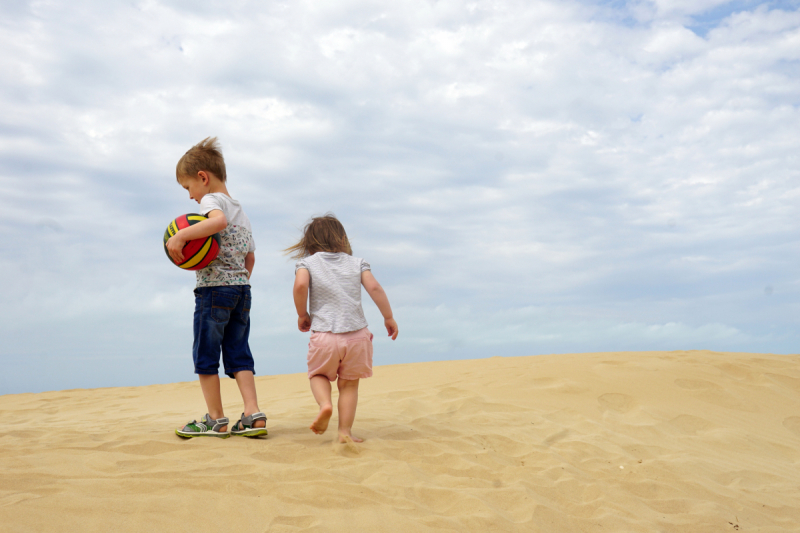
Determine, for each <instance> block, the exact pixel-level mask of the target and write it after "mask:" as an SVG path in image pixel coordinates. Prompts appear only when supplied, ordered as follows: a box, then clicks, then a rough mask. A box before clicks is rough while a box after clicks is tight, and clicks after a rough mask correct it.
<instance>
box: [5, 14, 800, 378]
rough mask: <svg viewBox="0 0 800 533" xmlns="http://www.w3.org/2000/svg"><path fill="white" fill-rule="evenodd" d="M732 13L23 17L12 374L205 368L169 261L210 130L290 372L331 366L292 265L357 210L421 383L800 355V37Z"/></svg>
mask: <svg viewBox="0 0 800 533" xmlns="http://www.w3.org/2000/svg"><path fill="white" fill-rule="evenodd" d="M723 4H724V5H723ZM727 5H728V4H726V3H723V2H717V1H709V2H635V3H629V4H627V5H626V6H621V7H614V6H615V4H612V5H601V4H592V3H583V4H581V3H573V2H567V3H565V2H540V1H537V2H533V3H531V2H519V1H511V0H509V1H501V2H494V3H490V4H487V3H472V4H470V3H463V2H457V1H449V2H436V3H428V2H422V1H408V2H401V3H395V4H386V3H383V4H381V3H368V2H362V1H359V0H350V1H347V2H337V3H335V4H330V3H319V2H291V3H280V2H276V3H268V4H264V3H254V2H239V3H227V4H207V5H204V6H199V5H197V4H194V3H187V2H181V1H173V2H157V1H148V2H140V3H138V4H131V5H125V6H122V5H116V4H107V3H106V4H103V3H98V2H96V1H90V0H85V1H80V2H76V3H72V4H70V5H63V4H57V3H47V2H39V3H30V4H21V3H15V4H4V6H3V7H2V8H0V15H3V20H4V21H6V22H5V25H4V31H3V32H0V47H2V52H3V53H2V54H0V116H2V117H3V119H2V121H1V122H0V139H2V142H1V143H0V195H2V197H3V198H4V199H6V202H5V203H6V205H5V209H4V214H5V216H4V217H3V219H2V220H0V231H2V232H3V236H4V240H3V242H2V244H0V275H2V276H3V278H4V279H6V280H10V282H9V284H8V287H7V289H6V298H7V301H8V302H9V305H5V306H3V308H2V309H0V321H2V323H3V324H4V325H3V326H0V337H1V338H3V339H6V342H5V343H3V345H2V347H0V357H3V358H5V359H13V358H15V357H17V356H19V354H29V355H30V356H32V357H33V356H35V357H42V358H46V357H49V356H52V355H53V354H56V353H65V354H69V357H78V356H79V355H80V354H81V353H92V354H106V355H107V356H108V358H109V364H108V365H107V369H109V368H112V367H113V368H116V367H115V365H116V364H117V363H114V361H123V362H120V363H118V364H119V365H122V367H125V365H126V364H138V363H137V362H138V361H139V359H137V358H140V357H144V356H145V355H146V354H162V355H163V354H176V353H182V354H184V355H185V354H187V353H188V347H187V346H188V344H187V338H188V339H189V341H188V342H190V340H191V339H190V338H191V331H190V328H189V324H190V319H191V307H192V300H191V292H190V290H191V287H192V277H191V275H188V274H186V273H185V272H181V271H178V269H175V268H174V267H172V266H171V265H170V264H169V263H168V262H167V260H166V258H165V257H164V255H163V250H162V249H161V243H160V239H161V235H162V234H163V231H164V227H165V226H166V224H167V222H168V221H169V220H170V219H171V218H172V217H174V216H176V215H177V214H179V213H181V212H189V211H191V210H192V209H193V208H194V204H193V203H192V202H190V201H189V200H188V199H187V198H186V194H185V192H184V191H182V190H181V189H180V187H178V186H177V184H176V183H175V179H174V166H175V163H176V161H177V159H178V158H179V157H180V155H181V154H182V153H183V152H184V151H185V150H186V149H187V148H188V147H189V146H191V145H192V144H194V143H196V142H197V141H199V140H200V139H202V138H204V137H206V136H208V135H218V136H220V138H221V141H222V145H223V149H224V152H225V155H226V162H227V166H228V172H229V176H230V184H229V186H230V190H231V192H232V194H233V195H234V196H238V197H239V198H240V199H242V200H243V202H244V204H245V207H246V209H247V212H248V214H249V216H250V218H251V220H252V221H253V224H254V227H255V236H256V242H257V244H258V253H257V257H258V259H257V264H256V273H255V275H254V278H253V282H254V291H255V295H256V300H255V308H254V316H255V317H256V318H257V321H256V318H254V325H253V346H254V349H255V350H256V352H257V353H259V356H258V357H260V358H261V359H258V364H259V365H263V366H262V367H261V368H260V370H261V372H262V373H270V372H273V371H281V372H288V371H301V370H302V368H301V367H302V357H300V358H299V359H298V360H295V359H293V357H294V354H295V352H298V353H300V352H302V349H303V340H302V339H303V336H302V335H300V334H299V333H296V332H294V331H293V330H292V329H293V324H294V318H293V309H292V305H291V301H290V299H289V296H288V294H289V292H288V291H289V287H290V286H291V279H292V264H291V262H290V261H288V260H286V259H285V258H284V257H283V256H281V255H280V252H279V251H280V250H281V249H283V248H285V247H286V246H288V245H289V244H291V243H292V242H293V240H294V239H296V238H297V237H298V235H299V233H298V232H299V228H300V227H302V225H303V223H304V222H305V221H306V220H307V219H308V217H310V216H311V215H313V214H318V213H322V212H325V211H328V210H332V211H334V212H335V213H336V214H337V215H339V216H340V218H341V219H342V220H343V222H344V223H345V226H346V227H347V229H348V233H349V234H350V235H351V236H352V237H353V241H354V248H355V253H356V254H357V255H363V256H364V257H366V258H367V259H368V260H369V261H370V262H371V263H372V264H373V268H374V271H375V272H376V275H377V276H378V279H379V280H381V282H382V283H383V284H384V285H385V286H386V287H387V290H388V291H389V295H390V297H391V298H392V302H393V304H394V305H395V306H396V307H397V309H398V319H399V320H400V323H401V331H402V332H403V333H402V334H401V339H400V340H399V341H398V342H397V343H394V344H385V343H384V344H381V345H379V347H380V349H381V350H385V351H386V354H387V357H388V359H389V360H392V361H393V362H400V361H401V360H402V358H403V357H412V355H410V354H409V353H408V351H413V357H416V358H417V359H418V360H419V359H425V358H438V357H458V356H459V354H461V355H463V356H465V357H466V356H470V357H472V356H478V355H480V354H481V353H486V354H487V355H496V354H498V353H504V352H503V350H506V351H507V353H509V354H512V353H513V354H523V353H544V352H563V351H598V350H611V349H649V348H651V349H655V348H660V347H670V346H676V347H677V346H679V347H681V348H693V347H707V348H713V349H737V348H738V347H745V348H746V349H748V350H754V351H776V352H788V351H796V346H797V334H796V333H795V331H797V322H796V318H794V317H796V316H798V313H797V311H798V309H797V308H796V304H795V303H793V302H796V301H797V298H796V297H797V294H798V290H800V280H798V277H797V274H796V264H797V261H798V259H799V257H798V248H797V246H796V243H797V237H796V234H797V223H796V216H795V213H796V212H797V208H798V207H800V193H798V191H800V174H799V173H798V170H797V165H796V164H795V163H796V155H795V152H796V147H797V145H798V141H800V131H798V128H797V124H798V123H800V121H799V120H798V119H800V117H798V103H799V102H798V101H797V94H800V76H798V70H797V68H796V66H797V62H798V60H800V57H798V54H800V46H797V45H798V43H799V42H800V14H798V12H797V11H796V9H795V10H783V11H780V10H777V9H770V8H769V6H768V5H763V6H761V7H755V8H752V9H750V10H748V11H743V12H739V13H737V12H734V11H733V10H731V12H730V13H727V14H724V13H723V15H719V20H716V21H715V22H714V24H713V27H710V28H709V30H708V31H707V32H706V33H703V34H702V36H698V34H696V33H694V32H693V30H691V29H689V28H692V27H693V26H692V24H694V23H695V22H696V21H697V20H700V19H702V18H703V17H706V19H708V17H709V15H708V13H712V12H713V13H719V12H720V10H723V11H724V9H727V8H726V6H727ZM731 9H732V8H731ZM714 16H718V15H714ZM706 19H703V20H706ZM709 20H710V19H709ZM693 21H694V22H693ZM704 24H709V23H708V22H707V20H706V22H704ZM766 286H770V287H772V288H773V291H772V292H770V293H769V294H767V293H765V287H766ZM366 305H367V307H369V306H370V305H371V304H370V303H367V304H366ZM369 312H370V313H372V314H371V319H370V320H371V323H372V324H373V327H374V329H379V328H378V327H377V325H379V324H380V320H379V317H378V316H377V315H376V314H375V311H374V309H373V310H372V311H369ZM176 330H177V331H180V333H176V332H175V331H176ZM119 339H124V342H119V341H118V340H119ZM459 339H460V340H459ZM701 345H702V346H701ZM473 348H474V349H473ZM470 350H472V351H470ZM490 351H496V352H497V353H491V354H490V353H489V352H490ZM143 354H144V355H143ZM66 356H67V355H65V357H66ZM93 356H94V355H93ZM300 356H302V353H300ZM187 357H188V356H187ZM126 358H127V359H126ZM42 360H44V359H42ZM124 361H127V363H125V362H124ZM298 361H299V364H300V366H298V367H297V368H295V367H294V366H293V365H295V364H297V363H298ZM175 365H176V366H172V367H170V368H171V369H172V370H170V372H173V374H168V375H166V376H164V380H167V381H169V380H171V379H172V380H174V379H178V378H177V377H175V376H177V375H180V376H181V378H182V379H189V378H190V377H191V374H190V372H191V368H190V366H186V368H188V370H187V372H188V373H189V374H188V376H185V375H184V374H182V373H179V374H174V372H178V370H176V369H179V368H183V367H181V366H180V365H179V364H178V363H175ZM187 365H189V362H188V359H187ZM184 370H185V369H184ZM109 372H110V370H109ZM180 372H183V370H181V371H180ZM111 374H113V372H112V373H111ZM111 374H106V373H104V371H103V370H102V369H100V370H97V371H96V372H94V374H93V376H94V377H93V378H92V379H93V380H94V381H92V379H88V380H85V381H81V382H80V383H90V384H94V385H103V384H107V383H108V384H112V382H113V384H120V383H124V382H125V381H124V377H119V378H114V379H112V378H110V377H108V376H110V375H111ZM114 375H119V376H124V375H130V376H134V375H135V376H137V377H136V379H137V380H141V379H144V378H143V377H142V376H143V375H144V374H139V373H136V372H134V371H133V370H131V369H128V370H127V371H126V372H122V371H119V372H118V374H114ZM171 376H172V377H171ZM107 377H108V379H109V380H110V381H104V379H106V378H107ZM73 378H74V379H77V378H75V377H74V376H72V377H71V376H70V375H69V374H65V375H64V377H63V380H64V381H63V386H65V387H66V386H71V385H70V383H73V381H70V380H72V379H73ZM81 379H84V378H81ZM159 379H160V378H159ZM114 380H116V381H114ZM131 382H133V381H131ZM138 382H141V381H138ZM48 383H50V384H51V385H48V386H58V383H59V382H58V379H57V378H53V380H51V381H48ZM54 383H55V385H53V384H54ZM76 383H77V381H76ZM3 386H4V385H3V384H0V392H2V391H3ZM9 386H10V385H9ZM15 386H21V387H34V388H35V387H37V386H38V385H35V384H21V385H16V384H15ZM15 390H19V389H15Z"/></svg>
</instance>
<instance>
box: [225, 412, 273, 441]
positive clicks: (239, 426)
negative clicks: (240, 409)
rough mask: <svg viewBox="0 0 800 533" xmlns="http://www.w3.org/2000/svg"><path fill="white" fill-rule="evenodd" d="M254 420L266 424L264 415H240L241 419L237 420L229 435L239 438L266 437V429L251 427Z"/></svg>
mask: <svg viewBox="0 0 800 533" xmlns="http://www.w3.org/2000/svg"><path fill="white" fill-rule="evenodd" d="M256 420H263V421H264V423H265V424H266V423H267V415H265V414H264V413H253V414H252V415H250V416H244V413H242V418H240V419H239V420H237V421H236V423H235V424H234V425H233V427H232V428H231V435H236V436H239V437H260V436H261V435H266V434H267V428H265V427H264V428H256V427H253V423H254V422H255V421H256Z"/></svg>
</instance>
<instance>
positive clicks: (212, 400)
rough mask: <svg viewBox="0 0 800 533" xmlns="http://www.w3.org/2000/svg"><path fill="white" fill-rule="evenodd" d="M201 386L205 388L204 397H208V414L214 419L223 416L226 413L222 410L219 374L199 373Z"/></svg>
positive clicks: (223, 429)
mask: <svg viewBox="0 0 800 533" xmlns="http://www.w3.org/2000/svg"><path fill="white" fill-rule="evenodd" d="M199 377H200V388H201V389H203V397H204V398H205V399H206V407H208V414H209V415H210V416H211V418H213V419H214V420H216V419H218V418H222V417H223V416H225V413H224V412H223V411H222V395H221V394H220V392H219V375H217V374H199ZM227 430H228V426H227V425H226V426H222V427H221V428H220V431H221V432H224V431H227Z"/></svg>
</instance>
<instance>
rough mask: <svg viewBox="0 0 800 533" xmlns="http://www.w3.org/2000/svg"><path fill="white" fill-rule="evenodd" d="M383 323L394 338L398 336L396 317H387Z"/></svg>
mask: <svg viewBox="0 0 800 533" xmlns="http://www.w3.org/2000/svg"><path fill="white" fill-rule="evenodd" d="M383 325H384V326H386V331H387V332H389V336H390V337H391V338H392V340H395V339H396V338H397V333H398V329H397V322H395V321H394V318H385V319H384V320H383Z"/></svg>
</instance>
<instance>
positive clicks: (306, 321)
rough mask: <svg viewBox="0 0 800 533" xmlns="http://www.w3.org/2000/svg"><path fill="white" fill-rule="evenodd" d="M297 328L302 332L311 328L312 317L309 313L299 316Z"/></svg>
mask: <svg viewBox="0 0 800 533" xmlns="http://www.w3.org/2000/svg"><path fill="white" fill-rule="evenodd" d="M297 329H299V330H300V331H302V332H306V331H308V330H310V329H311V317H310V316H308V313H306V314H305V315H301V316H299V317H297Z"/></svg>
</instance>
